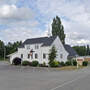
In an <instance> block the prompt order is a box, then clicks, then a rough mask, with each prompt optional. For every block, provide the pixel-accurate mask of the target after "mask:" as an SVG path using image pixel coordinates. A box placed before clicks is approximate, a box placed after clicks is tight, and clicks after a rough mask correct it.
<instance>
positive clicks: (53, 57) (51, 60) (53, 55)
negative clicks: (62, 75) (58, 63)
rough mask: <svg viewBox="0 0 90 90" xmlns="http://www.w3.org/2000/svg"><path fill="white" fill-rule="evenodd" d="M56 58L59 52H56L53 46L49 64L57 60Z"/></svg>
mask: <svg viewBox="0 0 90 90" xmlns="http://www.w3.org/2000/svg"><path fill="white" fill-rule="evenodd" d="M56 56H57V51H56V48H55V46H53V47H52V48H51V50H50V53H49V64H50V63H51V62H53V61H54V59H55V58H56Z"/></svg>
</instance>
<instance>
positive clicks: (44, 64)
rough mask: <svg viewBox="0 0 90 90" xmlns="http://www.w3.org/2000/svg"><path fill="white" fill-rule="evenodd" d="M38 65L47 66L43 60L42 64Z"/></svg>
mask: <svg viewBox="0 0 90 90" xmlns="http://www.w3.org/2000/svg"><path fill="white" fill-rule="evenodd" d="M39 66H40V67H47V65H46V63H45V62H43V64H39Z"/></svg>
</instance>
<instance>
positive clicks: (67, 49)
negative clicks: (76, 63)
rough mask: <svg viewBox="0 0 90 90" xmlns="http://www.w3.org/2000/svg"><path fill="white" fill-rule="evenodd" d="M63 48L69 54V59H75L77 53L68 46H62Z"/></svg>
mask: <svg viewBox="0 0 90 90" xmlns="http://www.w3.org/2000/svg"><path fill="white" fill-rule="evenodd" d="M64 48H65V49H66V51H67V52H68V53H69V55H68V56H69V57H75V56H78V54H77V52H76V51H75V50H74V49H73V48H72V47H71V46H70V45H64Z"/></svg>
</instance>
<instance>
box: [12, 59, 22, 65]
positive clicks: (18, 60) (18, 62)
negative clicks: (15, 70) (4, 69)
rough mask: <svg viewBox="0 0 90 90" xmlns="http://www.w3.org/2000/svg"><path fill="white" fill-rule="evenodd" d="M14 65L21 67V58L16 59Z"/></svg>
mask: <svg viewBox="0 0 90 90" xmlns="http://www.w3.org/2000/svg"><path fill="white" fill-rule="evenodd" d="M12 64H13V65H21V59H20V58H15V59H14V60H13V62H12Z"/></svg>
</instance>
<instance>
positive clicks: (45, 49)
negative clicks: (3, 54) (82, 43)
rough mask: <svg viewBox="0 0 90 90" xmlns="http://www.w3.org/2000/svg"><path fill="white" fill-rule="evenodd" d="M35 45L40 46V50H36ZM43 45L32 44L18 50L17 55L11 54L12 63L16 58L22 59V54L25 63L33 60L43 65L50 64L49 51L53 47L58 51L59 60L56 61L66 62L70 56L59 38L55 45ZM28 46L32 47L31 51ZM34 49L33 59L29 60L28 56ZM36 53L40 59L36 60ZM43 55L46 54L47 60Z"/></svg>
mask: <svg viewBox="0 0 90 90" xmlns="http://www.w3.org/2000/svg"><path fill="white" fill-rule="evenodd" d="M35 45H39V48H38V49H35ZM41 45H42V44H31V45H29V44H28V45H25V47H24V48H18V52H17V53H15V54H11V55H10V62H11V63H12V61H13V59H14V58H15V57H19V58H21V54H23V59H22V60H23V61H24V60H27V61H30V62H31V61H33V60H37V61H39V63H43V62H46V63H47V64H48V54H49V51H50V49H51V48H52V46H53V45H54V46H55V47H56V49H57V58H56V60H58V61H64V62H65V61H66V60H67V56H68V53H67V51H66V50H65V49H64V47H63V45H62V43H61V41H60V39H59V37H57V38H56V39H55V40H54V42H53V44H52V45H51V46H47V47H46V46H44V47H41ZM27 46H30V49H27ZM32 49H33V51H34V52H33V59H31V58H28V54H30V51H31V50H32ZM35 53H37V54H38V58H37V59H35ZM43 54H46V59H43ZM60 54H63V58H60Z"/></svg>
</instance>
